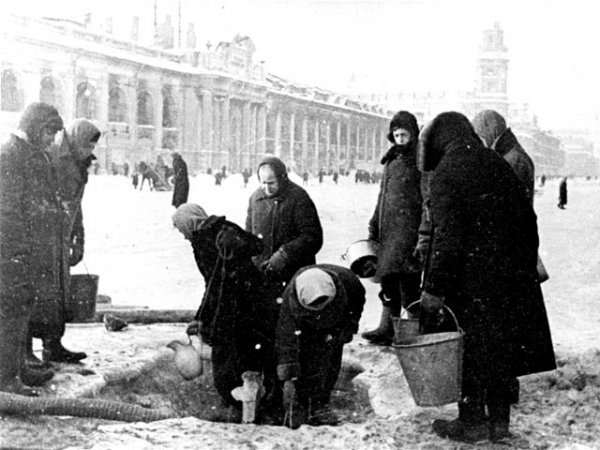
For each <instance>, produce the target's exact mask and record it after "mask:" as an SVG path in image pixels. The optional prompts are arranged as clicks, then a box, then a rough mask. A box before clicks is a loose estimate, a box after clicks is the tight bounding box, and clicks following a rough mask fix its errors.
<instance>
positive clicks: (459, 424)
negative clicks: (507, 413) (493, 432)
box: [432, 400, 490, 443]
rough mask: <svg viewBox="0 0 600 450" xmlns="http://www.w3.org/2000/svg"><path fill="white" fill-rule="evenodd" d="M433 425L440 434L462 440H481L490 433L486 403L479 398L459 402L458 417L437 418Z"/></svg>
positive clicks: (470, 441) (471, 441)
mask: <svg viewBox="0 0 600 450" xmlns="http://www.w3.org/2000/svg"><path fill="white" fill-rule="evenodd" d="M432 426H433V431H434V432H435V433H436V434H437V435H438V436H440V437H443V438H449V439H452V440H454V441H460V442H468V443H473V442H477V441H481V440H484V439H488V438H489V434H490V431H489V422H488V419H487V417H486V415H485V409H484V404H483V402H481V401H479V400H477V401H473V400H471V401H461V402H459V403H458V419H454V420H443V419H436V420H434V421H433V425H432Z"/></svg>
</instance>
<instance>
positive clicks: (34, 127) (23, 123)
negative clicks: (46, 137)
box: [18, 103, 64, 147]
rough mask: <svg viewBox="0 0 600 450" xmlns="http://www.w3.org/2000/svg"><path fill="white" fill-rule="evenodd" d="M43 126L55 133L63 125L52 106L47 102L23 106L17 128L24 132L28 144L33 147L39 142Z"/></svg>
mask: <svg viewBox="0 0 600 450" xmlns="http://www.w3.org/2000/svg"><path fill="white" fill-rule="evenodd" d="M45 127H47V128H50V129H51V130H53V131H54V132H55V133H56V132H58V131H60V130H62V129H63V127H64V124H63V120H62V119H61V117H60V114H58V111H57V110H56V108H55V107H54V106H51V105H48V104H47V103H32V104H30V105H29V106H28V107H27V108H25V111H23V115H22V116H21V120H20V121H19V127H18V128H19V130H22V131H24V132H25V134H26V135H27V139H28V140H29V143H30V144H32V145H33V146H35V147H38V146H39V145H40V144H41V138H42V129H43V128H45Z"/></svg>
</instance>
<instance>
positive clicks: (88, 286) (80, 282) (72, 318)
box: [65, 274, 100, 322]
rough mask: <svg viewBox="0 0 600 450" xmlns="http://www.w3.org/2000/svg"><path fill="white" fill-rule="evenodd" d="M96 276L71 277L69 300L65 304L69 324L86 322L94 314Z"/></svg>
mask: <svg viewBox="0 0 600 450" xmlns="http://www.w3.org/2000/svg"><path fill="white" fill-rule="evenodd" d="M99 279H100V277H99V276H98V275H90V274H78V275H71V298H70V299H68V300H67V301H66V303H65V309H66V315H67V317H68V318H69V322H87V321H89V320H92V319H93V318H94V315H95V314H96V295H97V294H98V280H99Z"/></svg>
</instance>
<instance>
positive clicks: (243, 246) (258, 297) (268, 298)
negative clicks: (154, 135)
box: [173, 203, 281, 414]
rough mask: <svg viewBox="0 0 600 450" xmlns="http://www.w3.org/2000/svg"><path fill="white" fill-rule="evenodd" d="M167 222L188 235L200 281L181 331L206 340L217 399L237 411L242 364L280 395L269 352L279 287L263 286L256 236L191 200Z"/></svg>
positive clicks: (269, 391) (272, 351)
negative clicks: (194, 306) (191, 314)
mask: <svg viewBox="0 0 600 450" xmlns="http://www.w3.org/2000/svg"><path fill="white" fill-rule="evenodd" d="M173 225H174V226H175V227H176V228H177V229H178V230H179V231H180V232H181V233H182V234H183V236H184V237H185V239H187V240H188V241H190V243H191V245H192V249H193V252H194V259H195V260H196V264H197V266H198V269H199V270H200V273H201V274H202V276H203V278H204V280H205V283H206V289H205V292H204V297H203V299H202V303H201V304H200V307H199V308H198V312H197V313H196V316H195V320H194V321H193V322H191V323H190V324H189V325H188V330H187V332H188V334H199V335H200V336H201V338H202V341H203V342H205V343H207V344H208V345H210V346H211V360H212V366H213V379H214V384H215V387H216V389H217V392H218V393H219V395H220V396H221V399H222V402H223V405H224V406H226V407H232V408H233V409H234V410H235V411H237V414H239V413H241V404H240V403H239V402H238V401H236V400H235V399H234V398H233V397H232V396H231V391H232V389H234V388H236V387H237V386H240V385H241V384H242V378H241V376H242V373H244V372H245V371H248V370H251V371H258V372H262V373H263V375H264V379H263V383H264V385H265V389H266V392H267V396H272V397H273V396H274V397H276V398H278V399H279V401H280V399H281V391H280V387H279V384H278V383H277V377H276V371H275V370H276V361H275V356H274V355H275V325H276V324H277V317H278V314H279V308H280V305H279V303H278V302H277V300H276V298H277V297H278V296H279V295H280V292H279V291H278V290H277V292H275V291H270V290H269V285H268V284H267V283H265V282H264V277H263V275H262V274H261V272H260V271H259V270H258V269H257V267H256V266H255V265H254V263H253V262H252V259H251V257H252V256H253V255H256V254H258V253H260V251H261V250H262V242H261V240H260V239H259V238H258V237H256V236H254V235H252V234H251V233H248V232H246V231H244V230H243V229H242V228H241V227H239V226H238V225H236V224H235V223H233V222H230V221H228V220H226V219H225V217H224V216H214V215H212V216H208V215H207V214H206V213H205V212H204V210H203V209H202V208H201V207H200V206H199V205H196V204H194V203H185V204H183V205H181V206H179V208H177V210H176V211H175V214H173Z"/></svg>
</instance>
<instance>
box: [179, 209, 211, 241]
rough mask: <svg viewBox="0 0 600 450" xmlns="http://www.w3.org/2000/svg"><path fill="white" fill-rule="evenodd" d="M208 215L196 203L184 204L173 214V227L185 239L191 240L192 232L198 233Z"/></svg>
mask: <svg viewBox="0 0 600 450" xmlns="http://www.w3.org/2000/svg"><path fill="white" fill-rule="evenodd" d="M207 217H208V215H207V214H206V212H205V211H204V209H202V207H201V206H200V205H197V204H196V203H184V204H183V205H181V206H179V208H177V210H176V211H175V213H174V214H173V225H174V226H175V228H177V229H178V230H179V231H180V232H181V234H183V236H184V237H185V238H186V239H187V240H191V239H192V234H193V233H194V231H198V230H199V229H200V227H201V226H202V223H203V222H204V220H206V218H207Z"/></svg>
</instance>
